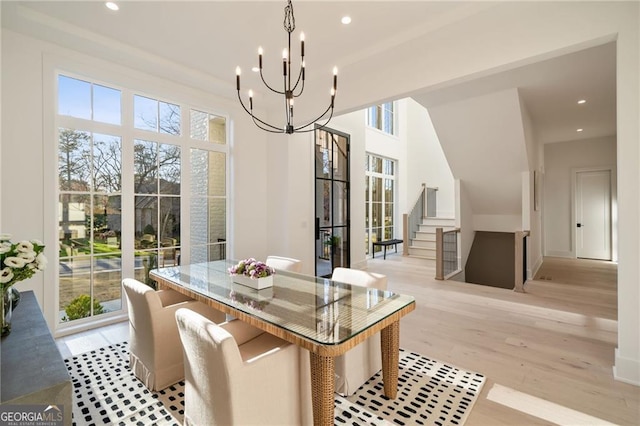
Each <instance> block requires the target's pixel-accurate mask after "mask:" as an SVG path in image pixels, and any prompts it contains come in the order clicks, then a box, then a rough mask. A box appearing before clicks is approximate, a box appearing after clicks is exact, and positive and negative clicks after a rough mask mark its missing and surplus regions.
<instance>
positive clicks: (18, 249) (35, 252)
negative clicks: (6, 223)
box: [0, 234, 47, 292]
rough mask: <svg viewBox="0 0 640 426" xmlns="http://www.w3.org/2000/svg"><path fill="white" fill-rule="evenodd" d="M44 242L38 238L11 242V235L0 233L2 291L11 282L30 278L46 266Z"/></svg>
mask: <svg viewBox="0 0 640 426" xmlns="http://www.w3.org/2000/svg"><path fill="white" fill-rule="evenodd" d="M43 252H44V244H43V243H42V242H40V241H38V240H31V241H20V242H19V243H12V242H11V235H8V234H1V235H0V286H1V288H2V291H3V292H4V291H5V290H6V289H7V288H9V287H11V286H12V285H13V284H15V283H17V282H19V281H22V280H26V279H27V278H31V277H32V276H33V275H34V274H35V273H36V272H38V271H42V270H44V269H45V268H46V267H47V258H46V257H45V255H44V253H43Z"/></svg>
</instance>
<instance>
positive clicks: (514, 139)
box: [429, 89, 528, 232]
mask: <svg viewBox="0 0 640 426" xmlns="http://www.w3.org/2000/svg"><path fill="white" fill-rule="evenodd" d="M429 114H430V115H431V118H432V120H433V123H434V126H435V129H436V132H437V134H438V138H439V140H440V143H441V145H442V149H443V151H444V153H445V155H446V158H447V161H448V163H449V165H450V167H451V171H452V172H453V174H454V176H455V177H456V178H458V179H460V180H461V181H463V182H464V184H465V188H466V190H467V196H468V199H469V201H470V203H471V208H472V210H473V212H474V215H475V217H474V221H473V223H474V229H475V230H482V231H498V232H500V231H504V232H514V231H515V230H518V229H521V227H522V196H521V193H522V185H521V177H520V175H521V172H522V171H525V170H528V163H527V155H526V154H527V153H526V145H525V141H524V132H523V128H522V116H521V113H520V100H519V97H518V93H517V91H516V90H515V89H508V90H503V91H499V92H494V93H489V94H486V95H482V96H476V97H472V98H468V99H463V100H459V101H455V102H450V103H447V104H442V105H437V106H433V107H430V108H429Z"/></svg>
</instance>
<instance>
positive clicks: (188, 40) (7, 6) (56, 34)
mask: <svg viewBox="0 0 640 426" xmlns="http://www.w3.org/2000/svg"><path fill="white" fill-rule="evenodd" d="M285 4H286V3H285V2H284V1H282V0H278V1H258V2H255V1H254V2H248V1H238V0H236V1H226V2H225V1H196V2H178V1H176V2H170V1H158V2H155V1H137V2H132V1H127V2H120V10H119V11H117V12H113V11H110V10H108V9H107V8H106V7H105V6H104V3H103V2H101V1H72V2H58V1H56V2H51V1H42V2H37V1H36V2H34V1H27V2H11V1H2V2H1V7H2V26H3V27H6V28H9V29H11V30H14V31H16V32H20V33H23V34H27V35H30V36H34V37H37V38H42V39H45V40H49V41H54V42H58V43H61V44H64V45H65V46H67V47H70V48H72V49H76V50H79V51H81V52H85V53H90V54H93V55H96V54H97V55H101V56H102V57H105V58H106V59H113V60H116V59H118V58H117V54H116V53H114V52H116V51H119V52H123V54H124V53H126V54H127V55H128V56H129V57H137V58H139V61H140V62H141V63H144V62H145V61H146V62H148V63H152V64H153V66H156V67H157V64H158V61H160V62H162V63H165V64H171V66H173V67H174V73H175V72H181V73H182V74H183V75H187V74H194V73H195V74H199V75H203V76H206V77H207V78H208V79H210V80H211V81H213V82H215V84H216V85H217V86H218V88H222V89H223V90H225V91H226V93H228V96H229V98H232V97H233V96H234V95H235V84H234V83H235V68H236V66H240V67H241V68H242V69H243V74H242V87H243V89H245V88H246V89H249V88H251V87H252V88H253V89H254V91H257V92H258V94H257V96H256V100H258V101H259V100H260V99H261V93H260V90H259V89H260V88H261V87H262V83H260V82H259V80H258V79H257V76H256V75H252V74H253V73H251V71H250V68H251V67H252V66H255V65H256V64H257V48H258V46H261V47H263V49H264V51H265V54H264V69H265V76H266V78H267V81H269V82H273V83H272V84H273V85H274V86H275V85H279V84H280V81H281V79H282V76H281V69H282V68H281V61H282V59H281V58H282V56H281V55H282V53H281V52H282V49H283V48H284V47H286V32H285V31H284V29H283V27H282V22H283V18H284V11H283V8H284V6H285ZM494 6H495V3H490V2H473V1H472V2H453V1H406V2H404V1H375V2H370V1H353V2H348V1H341V2H338V1H304V0H297V1H296V2H295V3H294V11H295V18H296V27H297V28H296V31H295V32H294V35H293V39H292V51H293V58H294V59H295V58H296V56H297V55H298V54H299V41H298V40H299V39H298V37H299V36H298V34H299V32H300V31H301V30H303V31H304V33H305V36H306V41H305V55H306V56H305V62H306V67H307V80H306V82H307V86H308V88H309V91H313V90H316V91H318V93H321V92H320V90H323V91H326V92H327V100H328V97H329V96H328V92H329V88H330V86H331V70H332V68H333V66H334V65H337V66H338V68H341V67H348V66H349V65H351V64H354V63H357V62H360V61H364V60H366V59H367V58H368V57H371V56H373V55H375V54H378V53H380V52H383V51H385V50H386V49H389V48H390V47H393V46H398V45H401V44H403V43H407V42H409V41H413V40H416V39H418V38H420V37H429V35H430V33H432V32H434V31H435V30H437V29H438V28H442V27H443V26H446V25H448V24H451V23H455V22H458V21H460V20H463V19H465V18H467V17H469V16H472V15H474V14H477V13H481V12H484V11H487V10H490V9H491V8H492V7H494ZM344 15H349V16H351V17H352V23H351V24H350V25H343V24H341V23H340V18H341V17H342V16H344ZM381 23H383V24H384V25H381ZM109 55H111V57H109ZM151 59H153V60H151ZM296 63H297V62H296V61H295V60H294V64H296ZM383 65H384V64H382V65H381V66H383ZM513 87H517V88H518V89H519V91H520V94H521V96H522V98H523V100H524V103H525V104H526V106H527V109H528V111H529V113H530V115H531V117H532V120H533V123H534V127H535V129H536V133H537V134H538V137H539V139H540V140H541V141H542V142H555V141H563V140H574V139H582V138H590V137H600V136H606V135H614V134H615V132H616V117H615V102H616V101H615V44H614V43H609V44H606V45H602V46H599V47H595V48H590V49H587V50H583V51H579V52H575V53H572V54H569V55H563V56H559V57H556V58H554V59H548V60H546V61H543V62H537V63H533V64H531V65H527V66H522V67H517V68H514V69H511V70H509V71H503V72H500V73H496V74H492V75H487V76H484V77H481V78H475V79H473V80H470V81H464V82H451V84H449V85H447V87H440V88H438V89H434V90H432V89H424V90H422V91H421V92H420V93H413V94H411V96H412V97H414V98H415V99H417V100H418V101H419V102H421V103H422V104H423V105H425V106H427V107H428V106H429V105H436V104H442V103H446V102H450V101H452V100H456V99H462V98H464V97H469V96H477V95H481V94H485V93H489V92H491V91H495V90H503V89H506V88H513ZM338 90H339V91H340V90H348V81H347V82H345V81H343V80H339V83H338ZM262 95H264V94H262ZM404 95H406V94H404ZM579 99H586V100H587V103H586V104H584V105H577V101H578V100H579ZM265 102H268V101H267V100H265ZM577 128H583V129H584V131H583V132H582V133H576V129H577Z"/></svg>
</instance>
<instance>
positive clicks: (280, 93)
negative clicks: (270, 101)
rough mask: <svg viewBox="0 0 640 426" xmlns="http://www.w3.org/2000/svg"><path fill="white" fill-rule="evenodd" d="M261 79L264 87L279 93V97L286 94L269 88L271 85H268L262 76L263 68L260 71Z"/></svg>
mask: <svg viewBox="0 0 640 426" xmlns="http://www.w3.org/2000/svg"><path fill="white" fill-rule="evenodd" d="M260 78H261V79H262V82H263V83H264V85H265V86H267V89H269V90H271V91H272V92H274V93H277V94H278V95H284V92H281V91H279V90H276V89H274V88H273V87H271V86H269V83H267V81H266V80H265V79H264V76H263V75H262V68H261V69H260Z"/></svg>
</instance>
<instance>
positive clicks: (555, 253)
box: [545, 250, 575, 259]
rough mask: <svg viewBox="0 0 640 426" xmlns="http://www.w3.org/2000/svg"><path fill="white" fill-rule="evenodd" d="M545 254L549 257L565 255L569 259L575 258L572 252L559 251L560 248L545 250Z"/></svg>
mask: <svg viewBox="0 0 640 426" xmlns="http://www.w3.org/2000/svg"><path fill="white" fill-rule="evenodd" d="M545 256H549V257H567V258H569V259H575V256H574V255H573V252H570V251H560V250H547V252H546V253H545Z"/></svg>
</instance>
